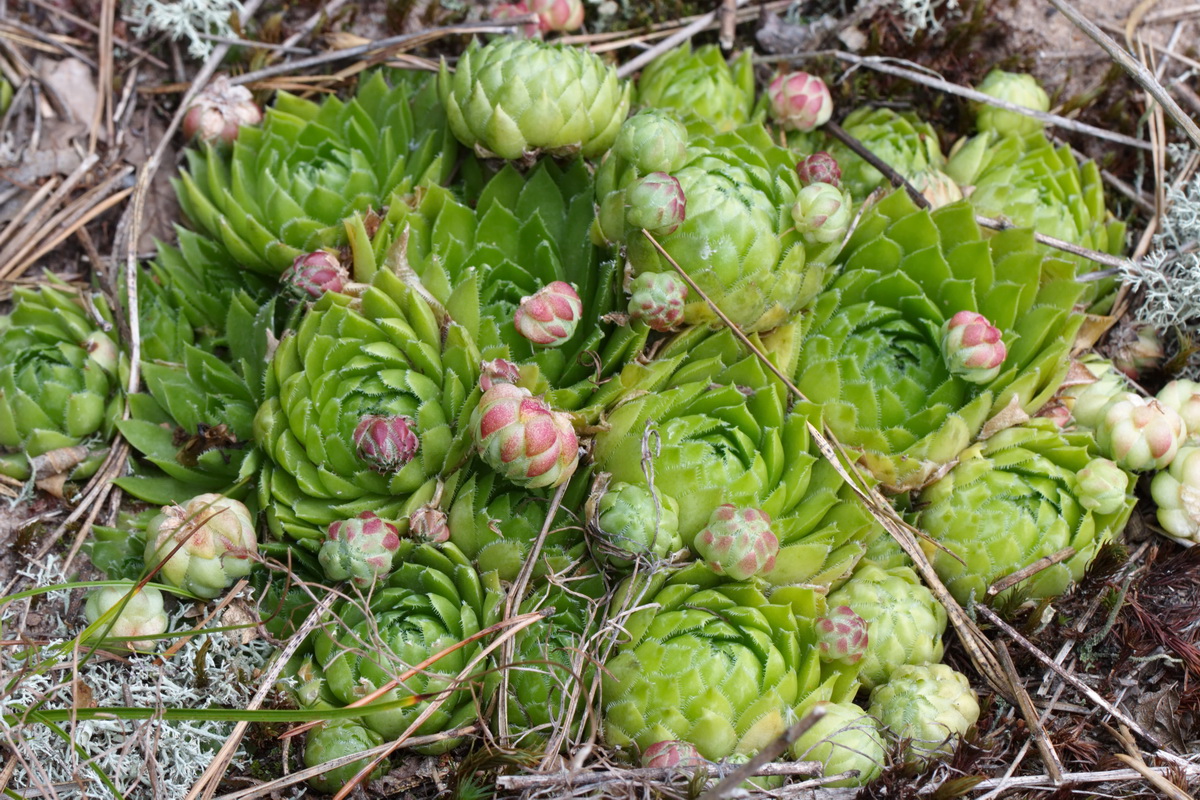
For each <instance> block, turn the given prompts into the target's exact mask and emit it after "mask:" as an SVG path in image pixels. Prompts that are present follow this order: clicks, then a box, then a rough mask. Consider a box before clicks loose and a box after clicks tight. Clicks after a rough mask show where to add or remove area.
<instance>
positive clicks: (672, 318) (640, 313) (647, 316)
mask: <svg viewBox="0 0 1200 800" xmlns="http://www.w3.org/2000/svg"><path fill="white" fill-rule="evenodd" d="M687 296H688V285H687V283H685V282H684V280H683V279H682V278H680V277H679V276H678V275H675V274H674V273H671V272H643V273H642V274H641V275H638V276H637V277H636V278H634V279H633V282H632V283H631V284H630V286H629V317H630V318H631V319H634V320H640V321H642V322H645V323H646V325H647V326H648V327H650V328H652V329H653V330H656V331H660V332H663V333H665V332H667V331H669V330H671V329H672V328H674V327H675V326H677V325H678V324H679V323H680V322H682V321H683V308H684V305H685V303H686V302H687Z"/></svg>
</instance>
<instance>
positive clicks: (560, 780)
mask: <svg viewBox="0 0 1200 800" xmlns="http://www.w3.org/2000/svg"><path fill="white" fill-rule="evenodd" d="M702 769H703V770H707V771H710V772H711V770H712V768H711V767H633V768H626V769H617V768H615V767H609V768H607V769H604V770H603V771H594V772H550V773H542V774H539V775H501V776H500V777H498V778H496V786H497V787H498V788H500V789H508V790H510V791H529V790H531V789H550V788H554V787H557V786H561V787H563V788H566V787H569V786H596V785H599V784H603V783H630V782H635V781H636V782H646V783H663V782H666V781H669V780H671V779H672V778H678V777H680V776H690V775H693V774H695V773H696V772H699V771H700V770H702ZM752 774H753V775H792V776H794V775H799V776H803V777H811V776H816V775H820V774H821V764H820V763H819V762H817V761H793V762H788V763H783V764H763V765H762V766H760V767H759V768H758V769H756V770H755V771H754V772H753V773H752Z"/></svg>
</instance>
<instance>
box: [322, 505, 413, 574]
mask: <svg viewBox="0 0 1200 800" xmlns="http://www.w3.org/2000/svg"><path fill="white" fill-rule="evenodd" d="M399 549H400V532H399V531H398V530H396V526H395V525H389V524H388V523H386V522H384V521H383V520H381V519H380V518H379V517H377V516H375V515H374V514H373V513H371V512H370V511H364V512H363V513H361V514H359V515H358V516H357V517H355V518H354V519H346V520H341V521H339V522H335V523H333V524H332V525H330V526H329V533H328V536H327V538H326V540H325V544H323V545H321V552H320V553H318V554H317V558H318V559H319V560H320V562H321V567H322V569H324V570H325V577H326V578H329V580H331V581H344V580H346V579H347V578H348V579H350V580H351V581H352V582H353V583H354V585H355V586H357V587H358V588H360V589H369V588H370V587H372V586H374V585H375V584H376V583H378V582H379V581H381V580H383V579H384V578H386V577H387V575H388V573H389V572H391V571H392V561H393V559H394V558H395V555H396V551H398V550H399Z"/></svg>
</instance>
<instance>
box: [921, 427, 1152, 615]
mask: <svg viewBox="0 0 1200 800" xmlns="http://www.w3.org/2000/svg"><path fill="white" fill-rule="evenodd" d="M1098 455H1099V452H1098V451H1097V449H1096V446H1095V442H1094V440H1093V439H1092V437H1091V436H1090V435H1088V434H1084V433H1064V432H1062V431H1060V430H1059V429H1058V427H1057V426H1056V425H1054V423H1053V422H1051V421H1049V420H1044V419H1035V420H1031V421H1030V422H1027V423H1025V424H1023V425H1019V426H1016V427H1013V428H1009V429H1007V430H1004V431H1001V432H1000V433H997V434H996V435H995V436H992V437H991V438H990V439H988V440H987V441H985V442H981V443H979V444H977V445H975V446H973V447H971V448H970V449H969V450H967V451H966V452H964V453H963V454H962V455H961V456H960V457H959V460H958V464H957V465H956V466H955V467H954V468H953V469H951V470H950V471H949V472H948V473H946V475H945V476H944V477H942V478H940V479H939V480H937V481H935V482H934V483H932V484H930V485H929V486H928V487H927V488H926V489H925V490H924V491H923V492H922V493H921V495H920V497H919V498H918V508H919V509H920V510H919V511H918V513H917V515H916V518H915V523H916V524H917V525H919V526H920V528H921V529H922V530H923V531H925V532H926V533H928V534H929V536H930V538H931V539H932V541H931V542H924V541H923V542H922V549H924V550H925V552H926V555H928V556H929V559H930V561H931V562H932V564H933V567H934V569H936V570H937V573H938V575H939V577H941V579H942V581H943V582H944V583H945V584H946V588H948V589H949V590H950V592H951V593H952V594H953V595H954V597H955V599H957V600H958V601H959V602H960V603H964V604H965V603H967V602H968V600H970V599H971V598H972V597H973V598H974V599H975V600H976V601H982V600H983V599H984V597H985V596H986V592H987V588H988V586H989V585H991V584H992V583H993V582H995V581H996V580H997V579H999V578H1002V577H1004V576H1005V575H1008V574H1009V573H1012V572H1016V571H1017V570H1019V569H1021V568H1023V567H1027V566H1029V565H1030V564H1032V563H1033V562H1035V561H1037V560H1038V559H1040V558H1043V557H1045V556H1049V555H1053V554H1054V553H1057V552H1058V551H1060V550H1063V549H1064V548H1067V547H1073V548H1074V549H1075V555H1073V556H1071V557H1070V558H1068V559H1067V560H1066V561H1063V562H1061V563H1058V564H1054V565H1052V566H1050V567H1047V568H1046V569H1043V570H1041V571H1039V572H1037V573H1036V574H1035V575H1033V576H1031V577H1029V578H1028V579H1026V580H1024V581H1022V582H1021V583H1019V584H1017V587H1016V591H1019V592H1021V594H1022V595H1023V596H1029V597H1054V596H1057V595H1060V594H1062V593H1063V592H1064V591H1066V590H1067V588H1068V587H1069V586H1070V585H1071V582H1072V581H1075V580H1078V579H1079V578H1080V577H1081V576H1082V574H1083V571H1084V569H1086V567H1087V565H1088V564H1090V563H1091V561H1092V558H1093V557H1094V556H1095V555H1096V551H1097V550H1099V548H1100V546H1101V545H1103V544H1104V543H1105V542H1107V541H1109V540H1110V539H1111V538H1112V537H1113V536H1114V535H1115V534H1116V533H1118V532H1119V531H1120V530H1121V529H1122V528H1123V527H1124V525H1125V522H1126V520H1128V519H1129V514H1130V512H1131V511H1132V510H1133V505H1134V498H1133V497H1132V496H1129V495H1127V496H1125V497H1124V498H1123V500H1122V502H1121V503H1119V504H1118V506H1117V507H1116V508H1115V509H1114V510H1113V511H1111V512H1109V513H1101V511H1100V509H1096V510H1089V508H1088V505H1091V504H1092V503H1091V498H1092V497H1094V494H1093V492H1092V491H1091V489H1092V487H1088V486H1082V485H1081V482H1080V477H1079V473H1080V472H1081V471H1082V470H1084V469H1085V468H1086V467H1087V466H1088V465H1089V464H1090V463H1091V462H1092V460H1093V459H1094V458H1096V457H1097V456H1098ZM1085 477H1086V475H1085ZM1131 485H1132V484H1131ZM1085 498H1088V499H1087V500H1086V501H1085ZM934 543H936V546H935V544H934ZM943 548H944V549H943Z"/></svg>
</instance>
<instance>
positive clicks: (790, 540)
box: [592, 330, 879, 594]
mask: <svg viewBox="0 0 1200 800" xmlns="http://www.w3.org/2000/svg"><path fill="white" fill-rule="evenodd" d="M701 333H702V332H701ZM700 338H701V337H700V335H696V334H693V335H692V336H690V337H682V338H681V339H679V340H677V341H676V342H675V343H674V344H673V345H672V346H670V347H668V348H666V349H664V350H663V351H662V354H661V355H662V358H661V359H660V360H659V361H657V362H653V363H651V364H650V365H648V366H642V365H640V364H631V365H629V366H628V367H627V368H626V369H625V370H624V371H623V373H622V375H621V377H620V378H619V379H618V380H616V381H613V382H611V384H610V385H607V386H605V387H602V389H601V392H600V393H599V394H600V395H602V396H604V397H606V398H607V402H608V404H609V405H611V406H612V407H611V410H609V411H607V412H606V414H605V417H604V421H605V427H604V429H603V430H601V431H599V432H598V433H597V434H596V437H595V440H594V446H593V450H592V459H593V461H594V463H595V466H596V468H597V470H599V471H603V472H608V473H611V477H612V481H613V482H614V483H626V484H634V485H639V486H643V487H645V486H648V478H647V472H646V470H645V469H644V468H643V448H644V447H649V448H650V449H649V453H650V455H651V456H652V458H653V475H654V490H655V491H656V492H660V493H662V494H664V495H666V496H669V497H671V498H672V499H673V500H674V501H675V503H676V504H677V505H678V533H679V536H680V538H681V539H682V541H683V543H684V545H686V546H688V547H691V548H693V550H694V549H695V539H696V536H697V534H698V533H699V532H700V531H701V530H702V529H703V528H704V527H705V526H706V525H708V524H709V522H710V519H711V517H712V515H713V512H714V511H715V510H716V509H717V508H718V507H719V506H722V505H725V504H732V505H734V506H736V507H738V508H740V509H754V510H756V511H759V512H762V513H765V514H766V515H767V516H768V517H769V518H770V528H771V531H772V532H773V533H774V535H775V536H776V537H777V538H778V540H779V545H780V546H779V552H778V555H777V556H776V558H775V565H774V568H773V569H771V570H770V571H769V572H767V573H765V574H764V575H763V576H762V577H764V578H765V579H766V580H767V581H769V582H770V583H771V584H772V586H773V587H775V588H774V591H776V592H778V591H784V587H791V586H794V585H800V584H810V583H826V584H827V583H829V582H832V581H834V580H836V579H837V578H839V577H841V576H842V575H844V574H845V573H847V572H848V571H849V570H850V569H851V568H852V567H853V566H854V564H855V562H856V561H857V560H858V558H859V557H860V556H861V554H862V552H863V551H864V549H865V547H866V544H867V543H868V542H869V541H870V540H871V539H873V538H874V537H875V536H876V535H878V530H879V529H878V528H877V526H875V525H873V523H872V521H871V518H870V517H869V515H867V514H866V513H865V511H863V509H862V508H861V507H860V506H859V505H857V504H855V503H853V502H842V501H844V500H846V499H848V494H847V492H848V491H849V489H848V488H847V487H846V486H845V484H844V483H843V481H842V479H841V477H840V476H839V475H838V474H837V472H836V470H834V468H833V467H832V465H830V464H828V463H825V462H824V461H822V460H821V459H820V456H819V455H818V454H817V451H816V448H815V445H814V444H813V443H812V442H811V441H810V438H809V429H808V422H809V420H810V417H806V416H804V415H803V414H798V413H794V412H789V411H788V405H789V398H788V395H787V390H786V389H785V388H784V387H783V385H782V383H781V382H780V381H779V380H778V379H777V378H775V377H774V376H773V375H771V374H770V373H768V372H767V370H766V368H765V367H763V365H762V363H761V362H760V361H759V360H758V358H757V357H756V356H754V355H751V354H749V353H747V351H746V350H745V349H743V346H742V345H741V344H740V343H738V341H737V340H736V338H735V337H734V336H733V335H732V333H730V332H729V331H728V330H722V331H720V332H718V333H716V334H713V335H711V336H709V337H708V338H706V339H703V340H702V341H699V342H697V341H696V340H697V339H700ZM761 344H762V343H761V341H760V345H761ZM763 346H764V347H765V345H763ZM679 353H683V355H680V354H679ZM609 392H611V394H608V393H609ZM597 402H604V401H601V400H598V401H597ZM811 419H812V420H813V421H814V422H815V423H816V424H818V425H819V419H820V416H819V414H814V416H812V417H811ZM648 426H649V431H650V434H649V435H650V436H651V438H650V439H646V438H645V437H646V436H647V435H648V434H647V430H648ZM788 591H790V590H788ZM785 594H786V592H785Z"/></svg>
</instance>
